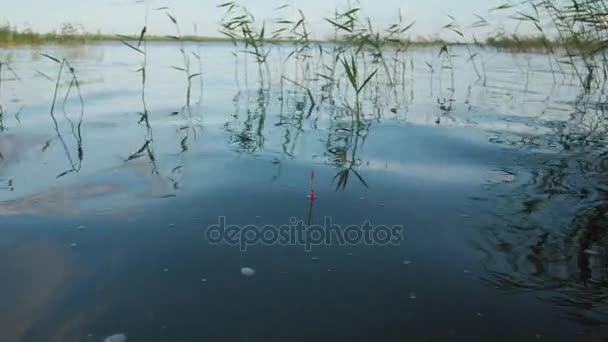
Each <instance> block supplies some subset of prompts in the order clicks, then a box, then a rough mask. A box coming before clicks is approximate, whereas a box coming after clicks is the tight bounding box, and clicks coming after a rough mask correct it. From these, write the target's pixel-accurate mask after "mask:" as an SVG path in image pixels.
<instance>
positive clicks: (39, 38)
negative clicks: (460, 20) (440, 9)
mask: <svg viewBox="0 0 608 342" xmlns="http://www.w3.org/2000/svg"><path fill="white" fill-rule="evenodd" d="M138 40H139V37H138V36H135V35H110V34H102V33H99V34H91V33H82V34H60V33H36V32H31V31H17V30H15V29H12V28H8V27H0V47H4V48H6V47H14V46H25V45H31V46H37V45H48V44H54V45H84V44H90V43H99V42H121V41H138ZM146 41H148V42H177V41H179V42H185V43H197V42H200V43H205V42H220V43H234V42H235V41H233V40H232V39H230V38H228V37H209V36H193V35H186V36H182V37H179V38H178V37H173V36H153V35H146ZM236 42H241V41H238V40H237V41H236ZM264 42H265V43H269V44H302V42H301V41H298V40H296V39H265V40H264ZM309 43H310V44H323V43H338V44H349V42H348V41H333V40H310V41H309ZM389 45H390V44H389ZM443 45H449V46H458V45H478V46H485V47H493V48H498V49H505V50H512V51H539V50H548V47H560V46H563V45H562V44H560V43H557V42H552V41H548V40H546V39H545V38H543V37H517V36H501V37H491V38H488V39H486V40H485V41H483V42H455V41H444V40H438V39H428V40H427V39H414V40H405V41H403V42H402V44H401V46H411V47H424V46H443Z"/></svg>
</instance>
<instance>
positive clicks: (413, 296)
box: [410, 292, 417, 300]
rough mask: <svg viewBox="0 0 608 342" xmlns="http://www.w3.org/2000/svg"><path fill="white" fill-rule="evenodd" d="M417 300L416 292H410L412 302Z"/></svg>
mask: <svg viewBox="0 0 608 342" xmlns="http://www.w3.org/2000/svg"><path fill="white" fill-rule="evenodd" d="M416 298H417V296H416V292H410V299H411V300H414V299H416Z"/></svg>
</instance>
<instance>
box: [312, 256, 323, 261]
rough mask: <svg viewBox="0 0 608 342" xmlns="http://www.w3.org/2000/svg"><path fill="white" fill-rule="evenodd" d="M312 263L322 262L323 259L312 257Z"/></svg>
mask: <svg viewBox="0 0 608 342" xmlns="http://www.w3.org/2000/svg"><path fill="white" fill-rule="evenodd" d="M312 261H314V262H319V261H321V258H319V257H312Z"/></svg>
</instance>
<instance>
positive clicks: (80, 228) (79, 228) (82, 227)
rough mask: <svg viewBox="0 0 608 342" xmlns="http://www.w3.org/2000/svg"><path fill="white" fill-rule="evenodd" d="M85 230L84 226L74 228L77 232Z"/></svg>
mask: <svg viewBox="0 0 608 342" xmlns="http://www.w3.org/2000/svg"><path fill="white" fill-rule="evenodd" d="M85 228H86V227H85V226H83V225H80V226H78V227H76V229H78V230H84V229H85Z"/></svg>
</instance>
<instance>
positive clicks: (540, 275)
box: [477, 153, 608, 326]
mask: <svg viewBox="0 0 608 342" xmlns="http://www.w3.org/2000/svg"><path fill="white" fill-rule="evenodd" d="M595 156H596V157H597V159H596V160H590V159H589V158H588V156H587V155H580V154H579V155H570V156H567V157H560V158H557V159H555V160H542V159H541V160H539V161H537V163H538V164H537V165H538V169H535V170H533V171H532V177H530V180H529V182H527V183H525V184H522V185H521V187H520V188H519V189H517V193H509V192H506V193H502V195H501V197H503V200H502V201H500V204H499V205H500V208H501V209H500V211H496V210H490V212H491V214H492V215H494V216H495V217H496V218H498V220H496V224H495V225H492V226H483V227H480V234H481V237H482V238H483V240H481V241H480V243H479V244H478V246H477V247H478V249H479V251H480V252H481V253H482V254H483V255H485V257H484V260H483V265H484V267H485V270H486V271H487V273H488V275H487V276H484V280H485V281H486V282H487V283H488V285H490V286H492V287H495V288H498V289H501V290H505V291H515V292H518V291H534V292H536V293H537V294H538V296H540V297H543V298H547V299H548V300H550V301H552V302H554V303H556V304H558V305H559V306H562V307H563V308H564V309H565V311H566V312H567V315H568V317H570V318H571V319H574V320H576V321H578V322H580V323H582V324H588V325H593V326H596V325H606V324H608V323H607V322H608V307H607V306H606V305H605V299H606V298H608V282H607V281H608V273H607V272H606V269H607V267H608V261H607V260H608V259H606V255H608V251H607V250H606V248H605V246H606V243H607V242H608V241H607V240H606V239H607V234H606V232H607V231H608V230H607V229H608V196H607V195H608V192H607V191H606V190H608V189H606V187H605V184H606V183H605V182H606V181H607V179H606V177H605V175H606V171H608V169H607V168H606V165H608V164H606V163H607V162H608V159H607V158H606V156H601V155H600V156H598V155H597V153H596V154H595ZM505 209H506V210H505ZM558 213H559V214H558Z"/></svg>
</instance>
